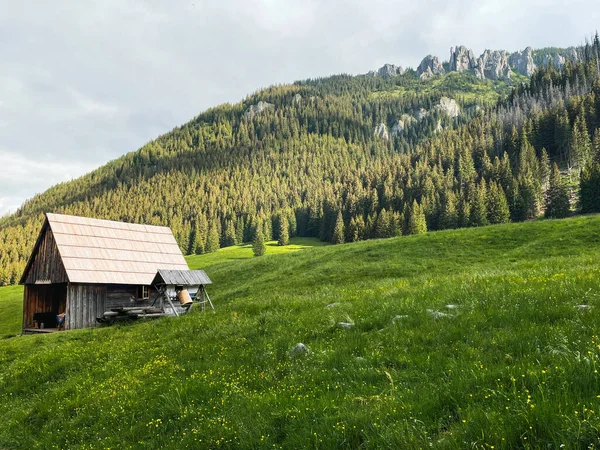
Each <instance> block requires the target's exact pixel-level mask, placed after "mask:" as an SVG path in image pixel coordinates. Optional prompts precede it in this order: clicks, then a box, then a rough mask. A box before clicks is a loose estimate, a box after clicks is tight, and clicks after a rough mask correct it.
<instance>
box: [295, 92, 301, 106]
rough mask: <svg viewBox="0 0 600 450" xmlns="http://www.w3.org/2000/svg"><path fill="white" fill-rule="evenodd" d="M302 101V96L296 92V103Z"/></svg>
mask: <svg viewBox="0 0 600 450" xmlns="http://www.w3.org/2000/svg"><path fill="white" fill-rule="evenodd" d="M301 101H302V96H301V95H300V94H296V95H295V96H294V103H295V104H297V105H298V104H300V102H301Z"/></svg>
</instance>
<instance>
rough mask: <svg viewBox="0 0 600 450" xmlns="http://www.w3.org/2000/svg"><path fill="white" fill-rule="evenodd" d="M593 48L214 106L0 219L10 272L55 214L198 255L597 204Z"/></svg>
mask: <svg viewBox="0 0 600 450" xmlns="http://www.w3.org/2000/svg"><path fill="white" fill-rule="evenodd" d="M580 50H581V55H582V56H581V58H580V60H579V61H577V62H572V61H567V62H566V64H565V65H564V66H563V67H562V69H561V70H557V69H556V68H555V65H554V64H552V63H551V62H550V63H549V64H548V65H547V66H545V67H540V68H538V69H537V70H536V72H535V73H534V74H533V76H532V77H531V78H530V79H527V78H525V77H518V76H515V77H513V81H511V82H506V81H490V80H479V79H477V78H476V77H475V76H473V75H472V74H469V73H449V74H447V75H444V76H436V77H434V78H432V79H428V80H420V79H419V77H418V76H417V74H416V72H414V71H408V72H407V73H405V74H403V75H398V76H396V77H391V78H383V77H368V76H348V75H339V76H333V77H329V78H324V79H315V80H306V81H302V82H297V83H294V84H292V85H283V86H273V87H270V88H267V89H264V90H261V91H259V92H257V93H255V94H253V95H251V96H249V97H248V98H246V99H245V100H244V101H243V102H241V103H238V104H235V105H229V104H227V105H221V106H218V107H216V108H213V109H210V110H208V111H206V112H204V113H202V114H200V115H199V116H197V117H196V118H195V119H193V120H192V121H190V122H189V123H187V124H185V125H183V126H181V127H179V128H176V129H174V130H173V131H171V132H169V133H167V134H165V135H163V136H161V137H159V138H157V139H156V140H154V141H152V142H149V143H148V144H146V145H144V146H143V147H142V148H141V149H139V150H138V151H136V152H132V153H129V154H127V155H125V156H123V157H121V158H119V159H117V160H115V161H112V162H110V163H108V164H106V165H105V166H103V167H101V168H99V169H97V170H96V171H94V172H92V173H89V174H87V175H85V176H83V177H81V178H79V179H76V180H73V181H71V182H67V183H62V184H59V185H56V186H54V187H52V188H51V189H49V190H48V191H46V192H45V193H42V194H39V195H37V196H35V197H34V198H32V199H30V200H28V201H27V202H25V204H23V206H22V207H21V208H20V209H19V210H18V211H16V212H15V213H14V214H12V215H10V216H6V217H4V218H2V219H0V284H12V283H16V282H18V279H19V277H20V274H21V272H22V270H23V268H24V265H25V263H26V260H27V258H28V256H29V252H30V250H31V248H32V246H33V244H34V242H35V239H36V237H37V233H38V231H39V228H40V226H41V223H42V221H43V213H45V212H58V213H65V214H74V215H83V216H90V217H99V218H105V219H113V220H120V221H129V222H138V223H148V224H155V225H167V226H169V227H171V229H172V230H173V233H174V235H175V237H176V239H177V241H178V243H179V245H180V247H181V249H182V250H183V252H184V253H185V254H192V253H196V254H201V253H205V252H213V251H215V250H217V249H218V248H220V247H225V246H230V245H234V244H237V243H241V242H251V241H253V240H254V238H255V236H257V235H258V236H259V237H260V238H262V239H264V240H271V239H275V240H278V241H279V242H280V244H282V245H285V244H286V243H287V240H288V238H289V237H290V236H311V237H318V238H320V239H321V240H323V241H329V242H332V243H343V242H354V241H358V240H365V239H373V238H385V237H391V236H398V235H402V234H417V233H423V232H426V231H432V230H442V229H451V228H461V227H476V226H483V225H488V224H498V223H505V222H510V221H513V222H517V221H525V220H531V219H536V218H538V217H542V216H545V217H548V218H555V217H556V218H557V217H565V216H567V215H571V214H576V213H590V212H600V77H599V75H600V60H599V58H598V55H599V54H600V40H599V39H598V38H597V37H596V38H595V39H594V40H593V41H592V43H590V44H587V45H586V46H585V47H582V48H581V49H580ZM452 101H455V102H456V106H457V108H458V109H459V113H453V112H451V111H449V110H448V109H447V108H444V107H442V106H443V105H447V104H448V102H452Z"/></svg>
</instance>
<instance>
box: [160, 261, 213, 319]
mask: <svg viewBox="0 0 600 450" xmlns="http://www.w3.org/2000/svg"><path fill="white" fill-rule="evenodd" d="M209 284H212V281H210V278H208V275H206V272H204V270H169V269H159V270H158V273H157V274H156V276H155V277H154V280H152V287H153V288H154V290H155V291H156V292H157V293H158V299H159V300H160V302H161V305H160V308H161V309H162V310H163V311H165V312H166V313H167V314H169V313H172V314H173V315H179V314H181V313H184V312H187V309H188V307H187V306H185V305H182V304H181V301H182V298H184V297H185V296H188V298H189V299H190V300H191V298H192V297H193V298H194V299H195V300H197V302H198V303H200V306H201V308H202V310H204V309H205V308H206V305H208V306H210V307H211V308H212V309H213V310H214V309H215V308H214V306H213V304H212V302H211V300H210V297H209V296H208V292H206V286H207V285H209ZM184 292H185V293H186V294H184V297H182V296H181V295H182V294H183V293H184ZM165 301H166V302H167V304H166V305H165Z"/></svg>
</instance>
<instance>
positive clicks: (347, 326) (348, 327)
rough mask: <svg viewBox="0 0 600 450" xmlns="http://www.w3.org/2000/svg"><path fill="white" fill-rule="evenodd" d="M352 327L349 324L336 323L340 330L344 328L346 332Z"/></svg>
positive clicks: (351, 324)
mask: <svg viewBox="0 0 600 450" xmlns="http://www.w3.org/2000/svg"><path fill="white" fill-rule="evenodd" d="M353 326H354V324H353V323H350V322H338V327H340V328H344V329H346V330H349V329H350V328H352V327H353Z"/></svg>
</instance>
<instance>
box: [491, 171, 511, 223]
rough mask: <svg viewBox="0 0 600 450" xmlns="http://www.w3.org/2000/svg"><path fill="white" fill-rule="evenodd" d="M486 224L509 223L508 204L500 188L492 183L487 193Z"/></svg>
mask: <svg viewBox="0 0 600 450" xmlns="http://www.w3.org/2000/svg"><path fill="white" fill-rule="evenodd" d="M487 213H488V222H489V223H491V224H497V223H508V222H510V211H509V209H508V202H507V201H506V195H504V191H503V190H502V187H501V186H500V185H498V184H497V183H496V182H494V181H492V182H491V183H490V186H489V188H488V193H487Z"/></svg>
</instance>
